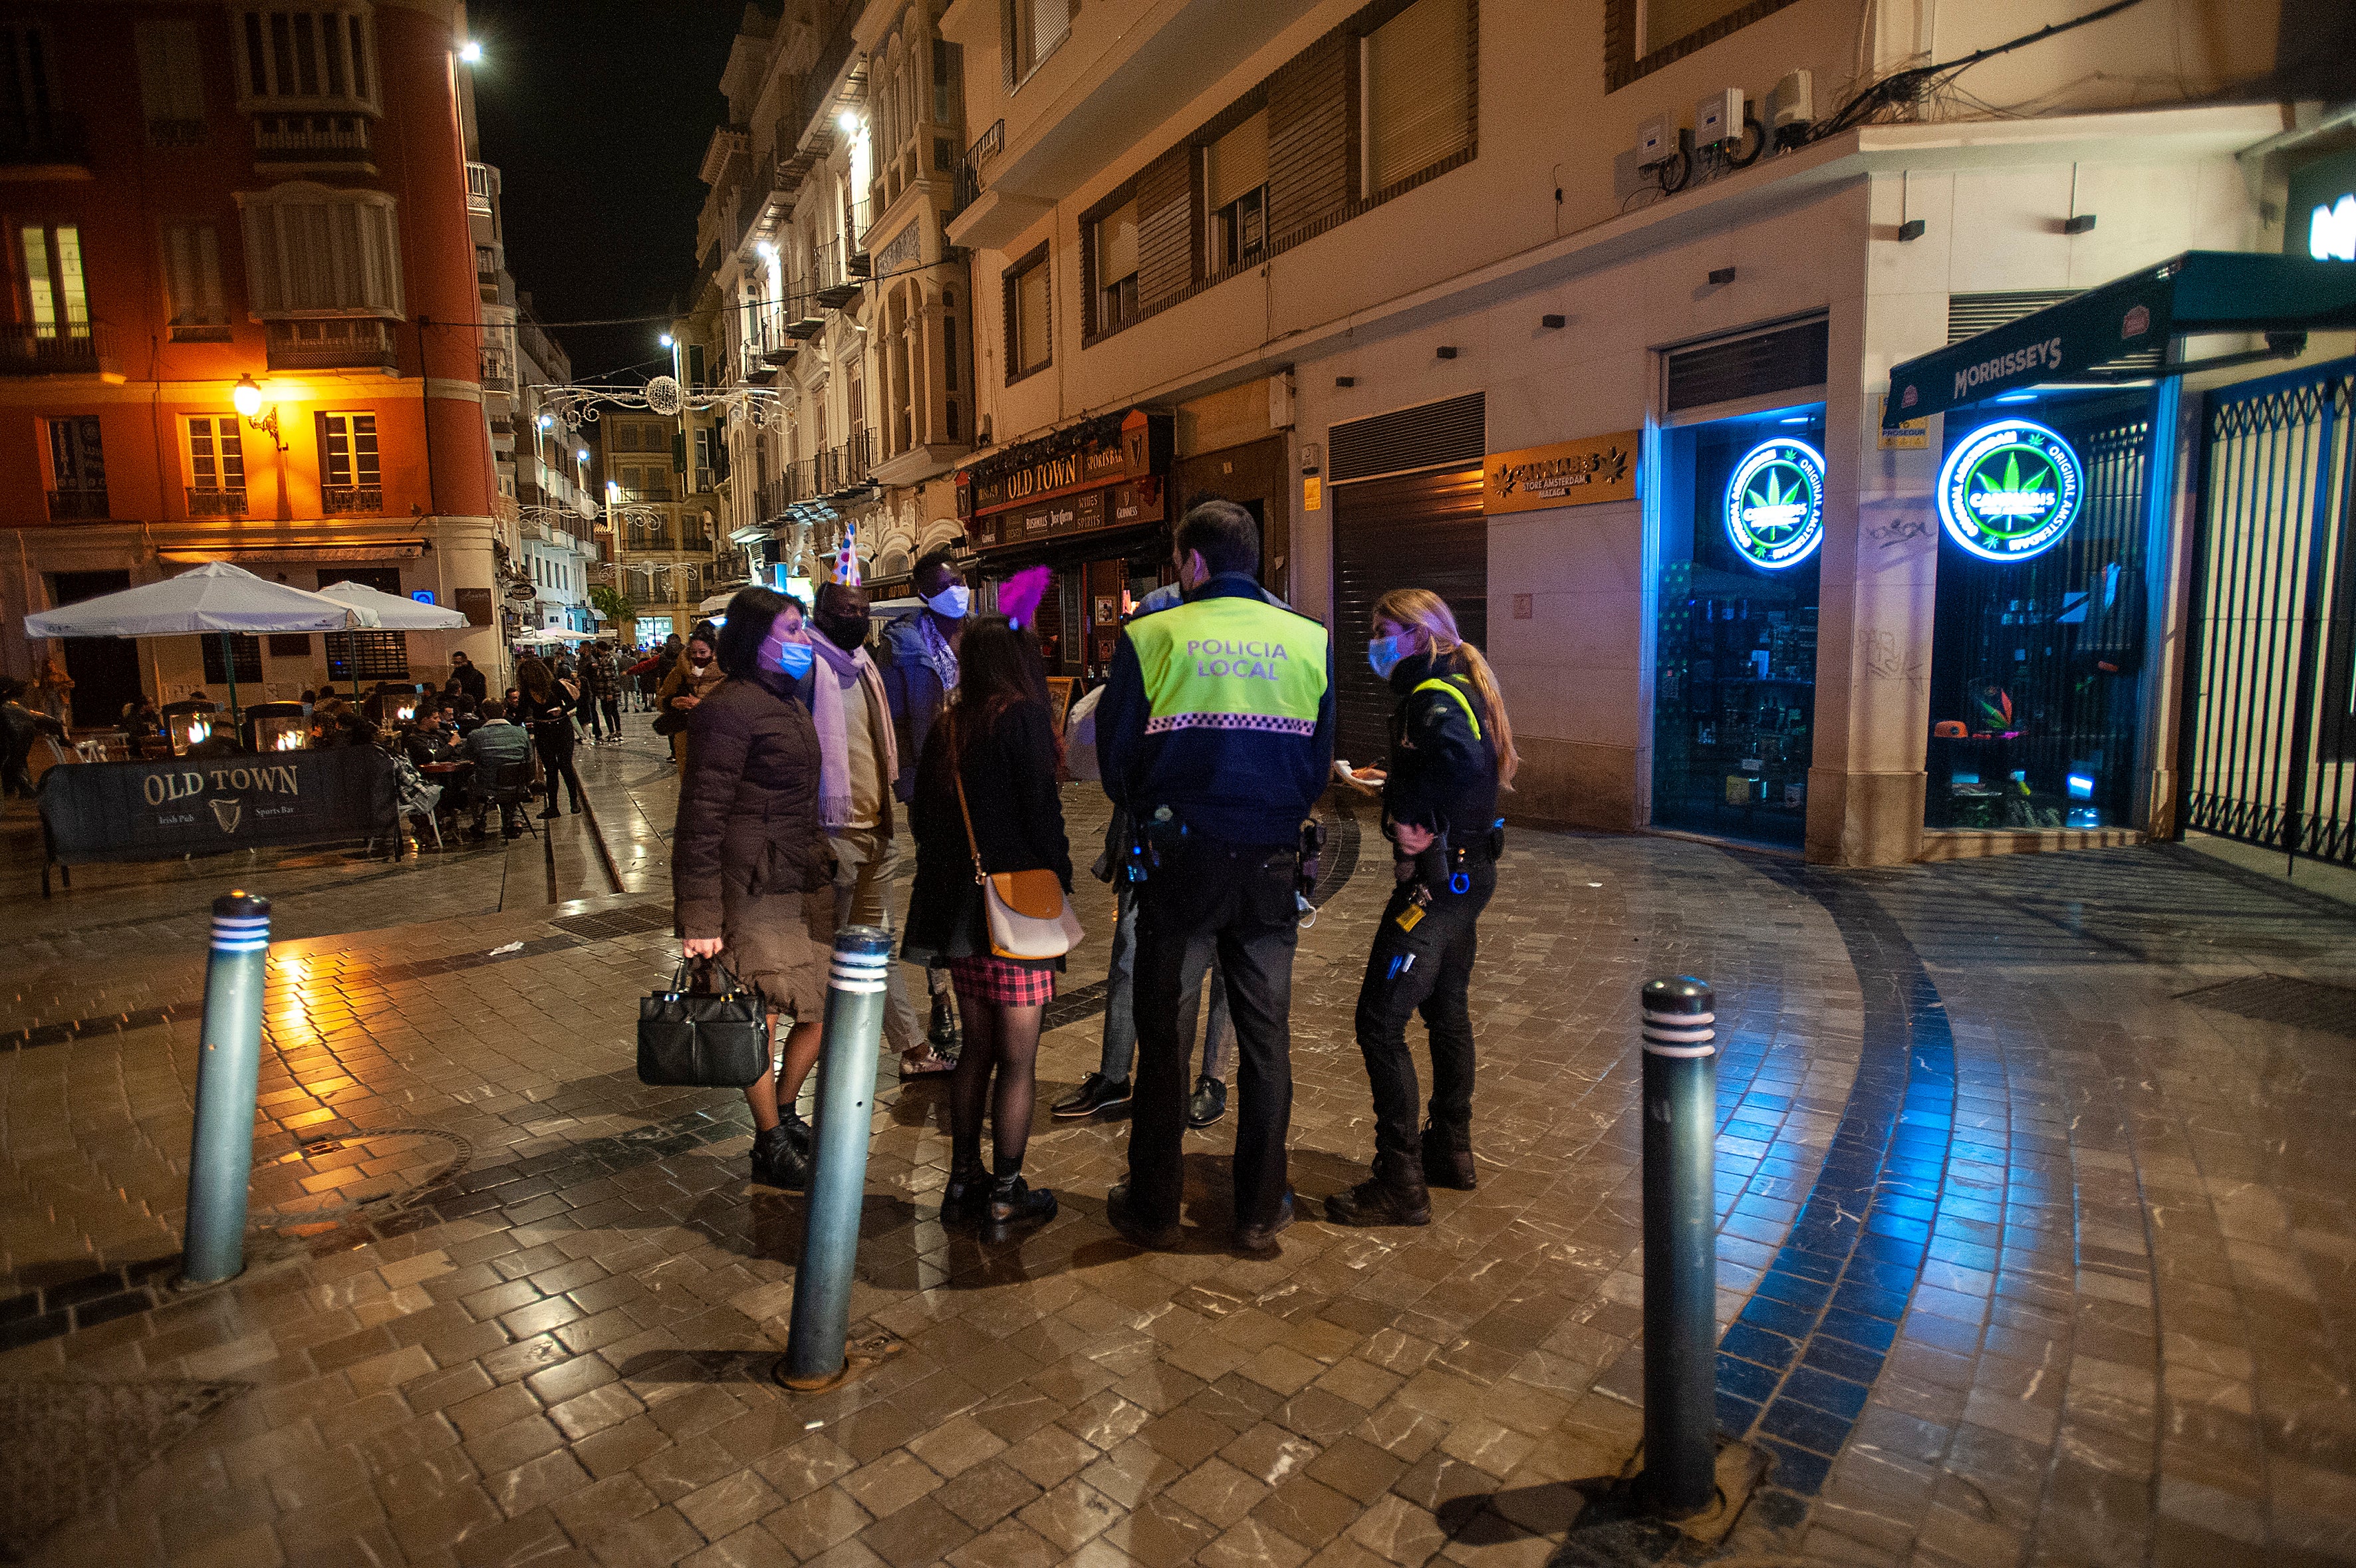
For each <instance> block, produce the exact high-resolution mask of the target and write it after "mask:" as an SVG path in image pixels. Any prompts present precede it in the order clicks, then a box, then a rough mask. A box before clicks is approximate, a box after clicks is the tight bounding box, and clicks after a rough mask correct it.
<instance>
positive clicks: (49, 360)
mask: <svg viewBox="0 0 2356 1568" xmlns="http://www.w3.org/2000/svg"><path fill="white" fill-rule="evenodd" d="M120 373H121V372H120V371H119V370H118V369H117V367H116V363H115V358H114V331H113V328H110V327H109V326H107V324H106V323H105V322H103V321H85V322H81V323H80V324H78V325H69V326H67V327H65V328H25V327H20V328H16V329H15V330H14V331H13V332H10V333H7V334H5V336H0V375H8V376H97V375H108V376H112V375H119V374H120Z"/></svg>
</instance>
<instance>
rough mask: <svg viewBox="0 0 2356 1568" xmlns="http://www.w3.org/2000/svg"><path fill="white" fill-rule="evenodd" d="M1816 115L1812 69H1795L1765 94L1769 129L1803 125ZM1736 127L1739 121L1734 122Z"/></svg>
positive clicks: (1738, 126)
mask: <svg viewBox="0 0 2356 1568" xmlns="http://www.w3.org/2000/svg"><path fill="white" fill-rule="evenodd" d="M1815 117H1816V79H1815V73H1814V72H1813V71H1807V70H1795V71H1793V72H1792V73H1791V74H1789V75H1788V76H1786V77H1784V78H1783V81H1779V82H1777V83H1776V84H1775V89H1774V91H1772V92H1770V93H1769V94H1768V95H1767V124H1768V128H1769V129H1770V130H1782V129H1783V127H1784V126H1786V125H1805V124H1809V123H1811V122H1812V121H1814V120H1815ZM1735 125H1736V128H1737V129H1738V130H1739V129H1740V127H1741V122H1740V119H1738V120H1737V121H1736V122H1735Z"/></svg>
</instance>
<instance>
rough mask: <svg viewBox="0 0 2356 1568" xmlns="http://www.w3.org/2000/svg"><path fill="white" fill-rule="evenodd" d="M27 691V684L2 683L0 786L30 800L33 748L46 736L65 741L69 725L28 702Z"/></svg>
mask: <svg viewBox="0 0 2356 1568" xmlns="http://www.w3.org/2000/svg"><path fill="white" fill-rule="evenodd" d="M26 693H27V686H26V684H25V682H22V681H19V680H16V679H15V678H14V677H10V678H7V679H5V680H0V745H5V747H6V753H5V757H0V784H5V787H6V789H7V792H8V793H9V794H11V795H21V796H24V797H25V798H26V799H27V800H29V799H31V798H32V794H33V779H32V774H31V772H30V764H31V759H32V755H33V747H34V746H35V745H36V744H37V742H38V741H39V740H40V738H41V736H45V735H47V736H53V737H54V738H56V739H58V740H59V741H62V740H64V739H65V738H66V726H65V725H61V724H59V722H58V721H57V720H56V719H54V718H52V717H50V716H49V715H48V714H45V713H42V712H40V711H39V710H37V709H36V708H32V707H28V706H27V705H26V703H25V696H26Z"/></svg>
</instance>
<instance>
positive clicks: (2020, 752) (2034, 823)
mask: <svg viewBox="0 0 2356 1568" xmlns="http://www.w3.org/2000/svg"><path fill="white" fill-rule="evenodd" d="M2149 405H2150V393H2149V392H2147V391H2144V390H2136V391H2133V392H2051V393H2041V394H2039V395H2037V396H2035V397H2033V398H2016V399H2013V400H2011V401H2009V402H2008V403H1987V404H1982V405H1979V406H1977V407H1975V408H1968V409H1957V410H1954V411H1953V412H1951V413H1948V415H1947V417H1946V451H1945V454H1944V456H1943V460H1942V467H1941V482H1940V488H1939V490H1938V494H1937V504H1938V510H1939V516H1940V524H1941V526H1940V530H1939V585H1938V595H1937V601H1936V602H1937V618H1936V621H1935V624H1934V628H1933V644H1932V658H1931V736H1930V744H1929V748H1928V753H1927V763H1926V766H1927V769H1928V773H1929V779H1928V789H1927V790H1926V792H1925V796H1926V798H1925V808H1924V825H1925V826H1927V827H1930V828H1933V829H1964V830H1972V829H1980V830H1993V831H2023V830H2035V829H2047V828H2108V827H2117V826H2122V825H2125V824H2126V823H2127V822H2129V821H2130V820H2131V815H2132V811H2133V793H2134V788H2135V779H2136V729H2137V722H2138V714H2139V713H2140V696H2141V687H2142V674H2143V662H2144V639H2145V620H2146V613H2147V612H2146V602H2147V601H2146V596H2147V585H2146V581H2145V564H2144V542H2145V537H2146V527H2147V518H2146V507H2145V483H2144V480H2145V475H2146V473H2147V466H2148V447H2149V444H2150V437H2151V425H2150V417H2149V413H2150V407H2149Z"/></svg>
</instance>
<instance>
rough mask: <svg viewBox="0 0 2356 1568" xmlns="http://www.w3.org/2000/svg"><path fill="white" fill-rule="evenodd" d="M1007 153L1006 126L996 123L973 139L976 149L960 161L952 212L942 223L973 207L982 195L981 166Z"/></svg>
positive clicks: (970, 149) (952, 199) (952, 192)
mask: <svg viewBox="0 0 2356 1568" xmlns="http://www.w3.org/2000/svg"><path fill="white" fill-rule="evenodd" d="M1005 150H1006V122H1005V121H1004V120H1002V119H1001V120H997V121H994V122H992V123H991V127H990V129H989V130H987V131H984V132H983V133H982V134H980V135H979V136H976V137H975V138H974V139H973V145H971V146H969V147H968V148H967V149H966V150H965V156H963V157H961V158H959V159H958V166H957V179H956V181H955V182H954V184H953V185H952V187H951V188H950V192H949V209H948V212H946V213H944V214H943V215H942V220H943V221H944V222H946V221H947V220H949V219H951V218H954V217H956V216H957V215H958V213H960V212H962V211H964V210H965V209H967V208H969V207H970V206H972V205H973V203H974V200H975V199H976V198H978V197H980V195H981V166H982V165H984V164H986V163H988V162H989V161H990V160H991V159H992V158H994V157H996V156H998V155H999V154H1000V153H1001V152H1004V151H1005Z"/></svg>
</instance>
